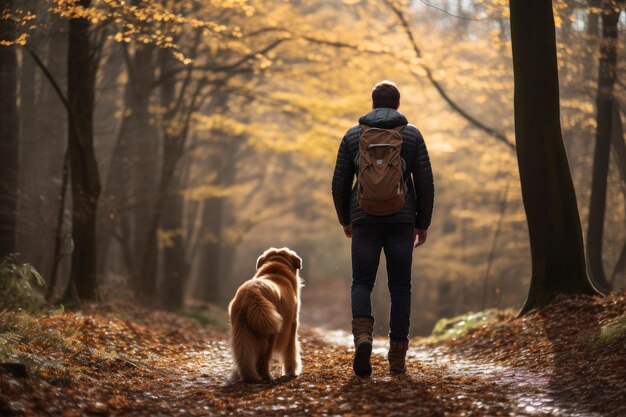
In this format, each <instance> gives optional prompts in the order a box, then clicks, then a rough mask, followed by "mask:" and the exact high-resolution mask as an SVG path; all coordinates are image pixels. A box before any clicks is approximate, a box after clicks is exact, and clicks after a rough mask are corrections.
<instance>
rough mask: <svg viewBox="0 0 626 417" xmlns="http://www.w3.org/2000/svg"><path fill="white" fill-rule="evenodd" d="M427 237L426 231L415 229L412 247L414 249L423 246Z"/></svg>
mask: <svg viewBox="0 0 626 417" xmlns="http://www.w3.org/2000/svg"><path fill="white" fill-rule="evenodd" d="M427 237H428V230H422V229H415V238H414V240H413V247H414V248H416V247H418V246H420V245H423V244H424V242H426V238H427Z"/></svg>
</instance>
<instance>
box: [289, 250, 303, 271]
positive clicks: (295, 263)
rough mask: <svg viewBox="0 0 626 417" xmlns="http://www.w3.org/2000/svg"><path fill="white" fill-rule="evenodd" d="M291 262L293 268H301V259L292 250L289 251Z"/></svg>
mask: <svg viewBox="0 0 626 417" xmlns="http://www.w3.org/2000/svg"><path fill="white" fill-rule="evenodd" d="M291 263H292V265H293V267H294V268H296V269H302V259H301V258H300V257H299V256H298V255H296V253H295V252H293V251H292V252H291Z"/></svg>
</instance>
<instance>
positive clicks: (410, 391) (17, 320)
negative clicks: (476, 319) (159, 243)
mask: <svg viewBox="0 0 626 417" xmlns="http://www.w3.org/2000/svg"><path fill="white" fill-rule="evenodd" d="M624 314H626V294H619V295H613V296H610V297H606V298H585V297H574V298H562V299H559V300H557V302H556V303H554V304H553V305H551V306H549V307H547V308H544V309H542V310H541V311H537V312H534V313H531V314H529V315H527V316H525V317H523V318H519V319H516V318H514V317H513V315H512V314H510V313H509V314H508V315H506V314H504V315H502V317H500V319H499V320H497V321H495V322H489V323H488V324H485V325H484V326H478V327H475V328H471V329H469V330H468V331H467V333H465V334H460V335H456V336H455V337H453V338H447V339H442V340H433V339H419V338H416V339H413V340H412V341H411V348H410V350H409V354H408V368H409V374H408V375H404V376H390V375H388V374H387V363H386V359H385V354H386V341H385V340H384V339H381V338H377V339H376V340H375V349H374V355H373V357H372V362H373V367H374V374H373V376H372V377H371V378H358V377H355V376H354V375H353V373H352V369H351V363H352V348H351V347H350V343H351V337H350V335H349V334H347V333H346V332H342V331H328V330H321V329H315V328H304V329H302V330H301V332H300V337H301V344H302V353H303V364H304V369H303V373H302V375H300V376H299V377H297V378H286V377H283V378H278V379H276V380H275V381H274V382H272V383H265V384H243V383H236V384H229V383H228V378H229V376H230V373H231V369H232V362H231V359H230V349H229V344H228V332H227V330H226V329H224V328H220V327H215V326H207V325H202V324H200V323H199V322H198V321H197V320H193V319H191V318H189V317H183V316H181V315H176V314H172V313H167V312H163V311H158V310H148V309H143V308H140V307H137V306H133V305H129V304H115V305H113V306H110V305H109V306H107V305H104V306H85V307H83V309H82V310H81V311H75V312H57V313H51V314H48V315H43V316H32V315H28V314H26V313H16V312H8V311H4V312H0V361H1V362H5V363H7V362H16V363H23V364H25V365H26V366H27V369H28V376H26V377H24V376H18V375H16V374H14V373H12V372H11V371H10V370H9V369H6V368H4V367H0V415H7V416H31V415H43V416H49V415H50V416H213V415H237V416H240V415H241V416H245V415H256V416H259V415H263V416H299V415H302V416H304V415H307V416H308V415H311V416H337V415H339V416H366V415H372V416H374V415H377V416H378V415H381V416H382V415H385V416H401V415H411V416H520V415H522V416H523V415H528V416H548V415H551V416H554V415H568V416H570V415H571V416H583V415H584V416H595V415H611V416H613V415H614V416H619V415H626V409H625V408H624V407H626V405H625V404H626V401H624V400H625V399H626V394H625V392H626V388H625V387H626V362H625V361H626V338H625V337H624V335H625V334H626V333H625V332H624V331H623V330H621V329H622V328H621V327H620V326H622V325H623V322H624V319H623V318H622V317H623V316H624ZM620 323H621V324H620ZM273 374H274V375H275V376H278V375H279V369H277V368H276V367H275V369H273Z"/></svg>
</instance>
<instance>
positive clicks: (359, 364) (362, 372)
mask: <svg viewBox="0 0 626 417" xmlns="http://www.w3.org/2000/svg"><path fill="white" fill-rule="evenodd" d="M373 332H374V319H373V318H371V317H357V318H354V319H352V334H353V335H354V363H353V364H352V369H354V373H355V374H357V375H358V376H370V375H371V374H372V365H371V363H370V356H371V355H372V341H373V339H372V333H373Z"/></svg>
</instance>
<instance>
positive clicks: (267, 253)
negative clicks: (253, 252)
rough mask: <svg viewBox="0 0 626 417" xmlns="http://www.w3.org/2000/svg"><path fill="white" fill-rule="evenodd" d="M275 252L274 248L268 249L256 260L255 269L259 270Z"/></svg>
mask: <svg viewBox="0 0 626 417" xmlns="http://www.w3.org/2000/svg"><path fill="white" fill-rule="evenodd" d="M275 252H276V248H269V249H268V250H266V251H265V252H263V254H261V256H259V257H258V259H257V260H256V269H259V268H260V267H261V266H262V265H263V264H264V263H265V262H267V260H268V258H269V256H270V255H272V254H273V253H275Z"/></svg>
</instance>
